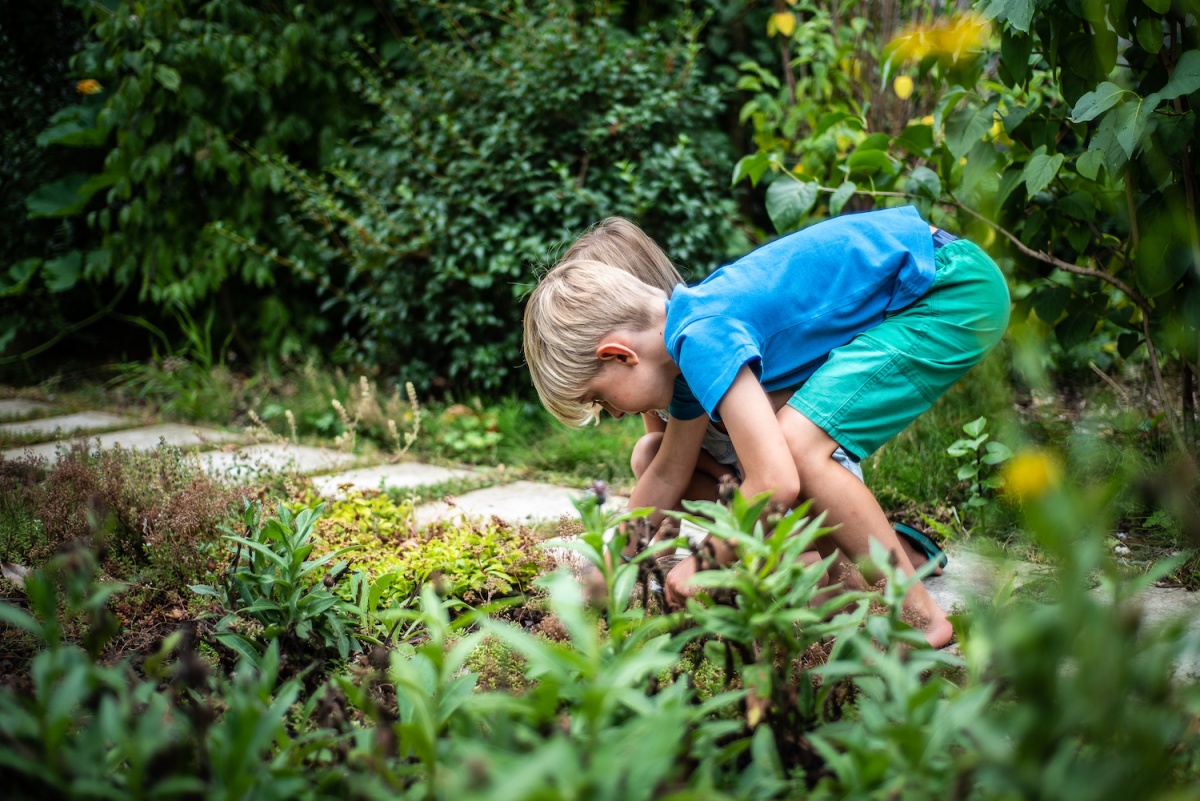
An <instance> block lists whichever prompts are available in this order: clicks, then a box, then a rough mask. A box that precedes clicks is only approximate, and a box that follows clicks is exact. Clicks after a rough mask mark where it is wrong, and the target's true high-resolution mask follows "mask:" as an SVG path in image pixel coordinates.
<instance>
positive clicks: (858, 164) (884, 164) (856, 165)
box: [846, 148, 893, 173]
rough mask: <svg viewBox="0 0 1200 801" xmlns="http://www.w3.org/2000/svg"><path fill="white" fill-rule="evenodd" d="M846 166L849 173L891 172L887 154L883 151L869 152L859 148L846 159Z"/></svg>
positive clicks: (890, 161) (890, 162)
mask: <svg viewBox="0 0 1200 801" xmlns="http://www.w3.org/2000/svg"><path fill="white" fill-rule="evenodd" d="M846 166H847V167H849V168H850V172H851V173H855V172H865V173H872V172H885V173H886V172H891V171H892V167H893V165H892V160H891V159H890V158H888V154H887V153H886V152H885V151H883V150H870V149H863V148H860V149H858V150H855V151H854V152H853V153H851V154H850V157H849V158H848V159H846Z"/></svg>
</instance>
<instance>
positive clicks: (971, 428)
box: [963, 417, 987, 437]
mask: <svg viewBox="0 0 1200 801" xmlns="http://www.w3.org/2000/svg"><path fill="white" fill-rule="evenodd" d="M986 427H987V418H986V417H976V418H975V419H974V420H972V421H971V422H969V423H967V424H965V425H964V426H963V431H965V432H966V433H967V436H968V437H978V436H979V435H980V434H982V433H983V429H984V428H986Z"/></svg>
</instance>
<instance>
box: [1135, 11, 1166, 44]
mask: <svg viewBox="0 0 1200 801" xmlns="http://www.w3.org/2000/svg"><path fill="white" fill-rule="evenodd" d="M1135 35H1136V36H1137V41H1138V44H1140V45H1141V46H1142V49H1143V50H1145V51H1146V52H1147V53H1158V51H1159V50H1162V46H1163V39H1164V38H1165V37H1164V35H1163V24H1162V20H1161V19H1156V18H1155V17H1142V18H1141V19H1139V20H1138V24H1137V31H1136V32H1135Z"/></svg>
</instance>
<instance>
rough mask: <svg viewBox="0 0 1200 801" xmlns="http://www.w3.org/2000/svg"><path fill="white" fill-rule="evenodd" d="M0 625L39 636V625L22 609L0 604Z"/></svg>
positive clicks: (40, 631) (40, 628)
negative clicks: (13, 627)
mask: <svg viewBox="0 0 1200 801" xmlns="http://www.w3.org/2000/svg"><path fill="white" fill-rule="evenodd" d="M0 623H4V624H6V625H9V626H15V627H17V628H19V629H25V630H26V631H28V632H29V633H30V634H35V635H38V636H41V634H42V627H41V625H40V624H39V623H38V622H37V620H35V619H34V618H33V616H32V615H30V614H29V613H28V612H26V611H25V610H24V609H19V608H18V607H15V606H13V605H12V604H8V603H0Z"/></svg>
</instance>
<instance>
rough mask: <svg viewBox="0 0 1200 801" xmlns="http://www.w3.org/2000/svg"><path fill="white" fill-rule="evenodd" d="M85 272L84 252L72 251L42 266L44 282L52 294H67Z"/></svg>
mask: <svg viewBox="0 0 1200 801" xmlns="http://www.w3.org/2000/svg"><path fill="white" fill-rule="evenodd" d="M82 271H83V252H82V251H79V250H72V251H71V252H70V253H64V254H63V255H61V256H59V257H58V258H56V259H51V260H50V261H47V262H44V263H43V264H42V280H43V281H45V282H46V288H47V289H49V290H50V291H51V292H66V291H67V290H68V289H70V288H71V287H73V286H75V284H76V283H77V282H78V281H79V274H80V273H81V272H82Z"/></svg>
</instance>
